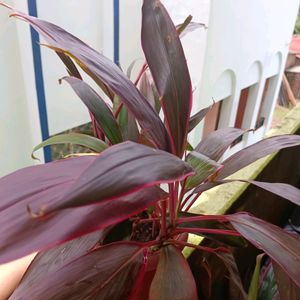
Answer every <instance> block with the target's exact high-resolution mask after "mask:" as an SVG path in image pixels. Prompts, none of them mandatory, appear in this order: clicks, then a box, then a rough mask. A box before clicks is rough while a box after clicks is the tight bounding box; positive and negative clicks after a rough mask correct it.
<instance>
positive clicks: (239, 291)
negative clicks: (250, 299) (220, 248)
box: [214, 252, 247, 300]
mask: <svg viewBox="0 0 300 300" xmlns="http://www.w3.org/2000/svg"><path fill="white" fill-rule="evenodd" d="M214 254H215V255H216V256H218V258H219V259H221V260H222V262H223V263H224V265H225V267H226V269H227V270H228V273H229V280H230V281H231V282H230V283H231V284H232V285H233V286H234V287H235V291H234V292H235V295H236V297H238V298H237V299H245V300H246V298H247V294H246V292H245V290H244V287H243V283H242V280H241V275H240V273H239V270H238V267H237V264H236V262H235V258H234V256H233V255H232V253H225V252H215V253H214ZM235 299H236V298H235Z"/></svg>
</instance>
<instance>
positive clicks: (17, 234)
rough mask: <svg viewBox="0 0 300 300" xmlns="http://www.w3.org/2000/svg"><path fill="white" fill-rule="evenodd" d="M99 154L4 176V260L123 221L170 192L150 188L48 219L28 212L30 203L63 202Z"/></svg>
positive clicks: (0, 185)
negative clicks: (33, 215)
mask: <svg viewBox="0 0 300 300" xmlns="http://www.w3.org/2000/svg"><path fill="white" fill-rule="evenodd" d="M96 158H97V157H95V156H86V157H80V158H73V159H65V160H61V161H57V162H53V163H48V164H45V165H40V166H35V167H29V168H25V169H22V170H20V171H17V172H15V173H13V174H11V175H8V176H6V177H4V178H2V179H0V198H1V199H2V201H1V204H0V225H1V226H0V263H4V262H7V261H10V260H13V259H16V258H19V257H22V256H25V255H27V254H30V253H32V252H35V251H40V250H44V249H47V248H49V247H52V246H54V245H58V244H61V243H63V242H65V241H68V240H71V239H74V238H77V237H79V236H81V235H84V234H87V233H90V232H93V231H96V230H98V229H102V228H106V227H108V226H110V225H112V224H116V223H119V222H121V221H122V220H125V219H127V218H129V217H130V216H133V215H136V214H138V213H140V212H141V211H143V210H144V209H145V208H147V207H148V206H150V205H152V204H153V203H154V202H155V201H158V200H160V199H163V198H165V197H166V193H165V192H164V191H162V190H161V189H159V188H157V187H149V188H146V189H143V190H142V191H137V192H134V193H132V194H130V195H127V196H124V197H120V198H117V199H114V200H113V201H104V202H102V203H101V204H97V205H91V206H86V207H80V208H75V209H66V210H62V211H60V212H58V213H56V214H52V215H50V216H47V217H45V218H33V217H32V216H31V215H30V214H29V213H28V212H27V207H28V206H29V205H31V206H34V207H41V206H42V205H45V204H46V205H47V204H48V203H50V204H51V203H52V202H56V201H58V202H59V199H62V197H63V195H64V194H65V193H66V191H68V190H69V189H70V188H71V187H72V185H73V184H74V182H75V181H76V179H77V178H78V176H80V175H81V174H82V173H83V172H84V171H85V170H86V169H87V168H88V167H89V166H90V165H92V164H93V163H94V162H95V160H96ZM16 185H18V188H16Z"/></svg>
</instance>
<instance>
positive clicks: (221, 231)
mask: <svg viewBox="0 0 300 300" xmlns="http://www.w3.org/2000/svg"><path fill="white" fill-rule="evenodd" d="M176 232H177V233H182V232H190V233H195V232H197V233H210V234H224V235H232V236H241V234H240V233H239V232H237V231H234V230H227V229H210V228H192V227H184V228H176Z"/></svg>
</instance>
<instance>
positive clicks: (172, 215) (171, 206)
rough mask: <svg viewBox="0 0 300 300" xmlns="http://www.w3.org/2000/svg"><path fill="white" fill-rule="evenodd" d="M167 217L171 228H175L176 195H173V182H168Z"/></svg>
mask: <svg viewBox="0 0 300 300" xmlns="http://www.w3.org/2000/svg"><path fill="white" fill-rule="evenodd" d="M169 194H170V197H169V218H170V224H171V226H172V227H173V228H175V223H176V220H175V218H176V195H175V188H174V183H170V184H169Z"/></svg>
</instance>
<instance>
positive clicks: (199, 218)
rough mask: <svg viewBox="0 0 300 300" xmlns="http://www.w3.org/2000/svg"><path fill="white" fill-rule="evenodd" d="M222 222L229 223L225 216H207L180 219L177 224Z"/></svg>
mask: <svg viewBox="0 0 300 300" xmlns="http://www.w3.org/2000/svg"><path fill="white" fill-rule="evenodd" d="M207 220H208V221H221V222H228V221H227V218H226V217H225V216H222V215H220V216H215V215H205V216H197V217H187V218H178V219H177V224H181V223H186V222H197V221H207Z"/></svg>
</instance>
